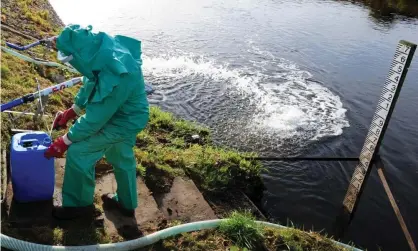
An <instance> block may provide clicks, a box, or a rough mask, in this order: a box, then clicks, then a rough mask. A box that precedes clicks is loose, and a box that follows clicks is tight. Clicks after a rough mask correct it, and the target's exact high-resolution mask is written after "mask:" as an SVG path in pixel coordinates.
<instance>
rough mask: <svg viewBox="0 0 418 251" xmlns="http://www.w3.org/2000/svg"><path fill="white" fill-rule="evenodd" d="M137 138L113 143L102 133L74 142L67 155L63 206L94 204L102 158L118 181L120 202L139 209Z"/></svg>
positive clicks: (133, 137)
mask: <svg viewBox="0 0 418 251" xmlns="http://www.w3.org/2000/svg"><path fill="white" fill-rule="evenodd" d="M134 143H135V135H133V136H132V137H131V138H127V139H125V140H118V141H115V140H112V139H109V138H108V137H106V136H105V134H104V133H103V132H100V133H98V134H97V135H94V136H92V137H90V138H88V139H87V140H84V141H80V142H76V143H73V144H72V145H71V146H70V147H69V149H68V152H67V162H66V166H65V175H64V184H63V189H62V198H63V206H64V207H83V206H88V205H92V204H93V198H94V188H95V184H96V182H95V164H96V162H97V161H98V160H100V159H101V158H102V157H103V156H105V157H106V160H107V161H108V162H109V163H110V164H111V165H112V166H113V169H114V174H115V178H116V182H117V191H116V194H117V197H116V198H117V199H118V200H119V202H120V203H121V204H122V206H123V207H124V208H126V209H135V208H136V207H137V206H138V201H137V190H136V160H135V156H134V154H133V146H134Z"/></svg>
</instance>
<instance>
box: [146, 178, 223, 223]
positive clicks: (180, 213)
mask: <svg viewBox="0 0 418 251" xmlns="http://www.w3.org/2000/svg"><path fill="white" fill-rule="evenodd" d="M154 198H155V199H156V201H157V203H158V206H159V208H160V210H161V211H162V212H163V213H164V215H165V217H166V218H167V219H169V220H181V221H183V222H193V221H201V220H210V219H216V218H217V217H216V215H215V213H214V211H213V210H212V208H211V207H210V206H209V204H208V203H207V202H206V200H205V199H204V198H203V196H202V194H201V192H200V191H199V189H198V188H197V187H196V185H195V184H194V182H193V181H192V180H190V179H188V178H184V177H176V178H174V181H173V185H172V187H171V189H170V192H168V193H166V194H162V195H154Z"/></svg>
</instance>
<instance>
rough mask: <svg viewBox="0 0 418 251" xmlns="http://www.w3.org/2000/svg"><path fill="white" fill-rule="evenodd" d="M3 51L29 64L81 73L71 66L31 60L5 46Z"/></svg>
mask: <svg viewBox="0 0 418 251" xmlns="http://www.w3.org/2000/svg"><path fill="white" fill-rule="evenodd" d="M1 49H2V50H3V51H5V52H7V53H9V54H11V55H13V56H16V57H18V58H20V59H23V60H25V61H27V62H31V63H34V64H38V65H47V66H54V67H60V68H64V69H67V70H69V71H71V72H73V73H79V72H78V71H77V70H76V69H74V68H72V67H69V66H66V65H62V64H58V63H56V62H51V61H39V60H36V59H33V58H31V57H28V56H25V55H23V54H20V53H18V52H16V51H14V50H11V49H8V48H6V47H3V46H1Z"/></svg>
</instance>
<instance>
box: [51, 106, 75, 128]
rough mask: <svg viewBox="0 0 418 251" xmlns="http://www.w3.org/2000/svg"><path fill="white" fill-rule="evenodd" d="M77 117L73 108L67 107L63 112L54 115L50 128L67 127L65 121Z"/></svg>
mask: <svg viewBox="0 0 418 251" xmlns="http://www.w3.org/2000/svg"><path fill="white" fill-rule="evenodd" d="M76 117H77V113H76V112H75V111H74V109H73V108H70V109H67V110H65V111H64V112H61V111H60V112H58V113H57V115H56V116H55V120H54V124H53V125H52V129H54V130H55V129H59V128H64V129H65V128H67V123H68V121H69V120H73V119H75V118H76Z"/></svg>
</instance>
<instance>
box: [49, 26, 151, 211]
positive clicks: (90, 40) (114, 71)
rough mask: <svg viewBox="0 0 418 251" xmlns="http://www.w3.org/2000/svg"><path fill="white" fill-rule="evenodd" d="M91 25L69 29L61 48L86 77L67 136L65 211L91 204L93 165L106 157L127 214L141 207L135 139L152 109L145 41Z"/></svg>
mask: <svg viewBox="0 0 418 251" xmlns="http://www.w3.org/2000/svg"><path fill="white" fill-rule="evenodd" d="M91 29H92V28H91V26H88V27H87V28H82V27H80V26H79V25H70V26H67V27H66V28H65V29H64V30H63V31H62V33H61V34H60V35H59V36H58V38H57V49H58V50H59V51H60V52H61V53H62V54H64V55H65V56H70V55H71V56H72V59H71V60H70V61H69V63H70V64H71V65H72V66H73V67H74V68H75V69H77V70H78V71H79V72H80V73H81V74H82V75H83V76H84V77H83V86H82V87H81V89H80V91H79V92H78V94H77V96H76V97H75V102H74V106H73V107H74V110H75V111H76V112H77V114H79V115H81V112H82V111H83V110H84V111H85V113H84V115H82V116H80V117H79V118H78V119H77V121H76V123H75V124H74V125H73V126H72V127H71V128H70V130H69V132H68V134H67V137H68V139H69V140H70V141H71V142H72V144H71V145H70V146H69V148H68V152H67V162H66V166H65V175H64V184H63V189H62V196H63V206H64V207H83V206H88V205H92V204H93V197H94V187H95V168H94V167H95V164H96V162H97V161H98V160H100V159H101V158H102V157H103V156H105V157H106V160H107V161H108V162H109V163H110V164H112V166H113V169H114V173H115V178H116V181H117V192H116V194H117V197H116V198H117V199H118V200H119V202H120V203H121V204H122V206H123V207H125V208H126V209H134V208H136V207H137V205H138V202H137V191H136V160H135V156H134V154H133V147H134V145H135V140H136V135H137V134H138V133H139V132H140V131H141V130H142V129H143V128H144V127H145V126H146V124H147V122H148V118H149V105H148V101H147V95H146V92H145V83H144V77H143V75H142V69H141V66H142V60H141V42H140V41H138V40H135V39H132V38H129V37H125V36H114V37H112V36H109V35H108V34H106V33H103V32H99V33H93V32H92V31H91Z"/></svg>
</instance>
